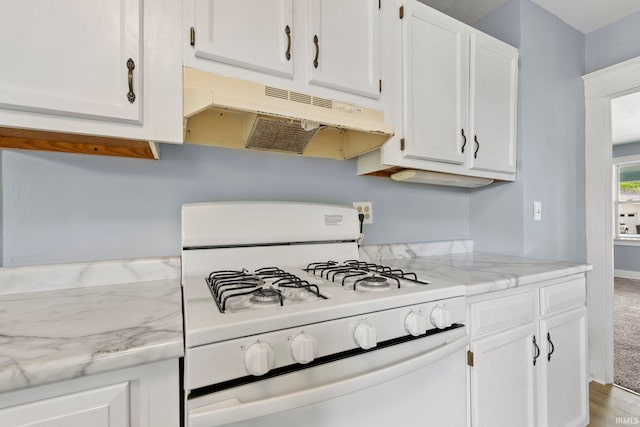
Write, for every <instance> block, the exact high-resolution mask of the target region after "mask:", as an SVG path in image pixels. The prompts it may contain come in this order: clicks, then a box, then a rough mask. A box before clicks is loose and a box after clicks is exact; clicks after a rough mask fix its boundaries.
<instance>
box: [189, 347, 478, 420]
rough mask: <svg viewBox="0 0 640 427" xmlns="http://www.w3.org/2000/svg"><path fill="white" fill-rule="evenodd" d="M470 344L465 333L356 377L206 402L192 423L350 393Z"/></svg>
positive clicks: (256, 414)
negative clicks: (264, 396) (262, 396)
mask: <svg viewBox="0 0 640 427" xmlns="http://www.w3.org/2000/svg"><path fill="white" fill-rule="evenodd" d="M468 344H469V336H468V335H464V336H463V337H461V338H459V339H456V340H455V341H452V342H450V343H447V344H444V345H442V346H440V347H437V348H436V349H434V350H431V351H428V352H426V353H422V354H420V355H418V356H416V357H413V358H411V359H407V360H405V361H402V362H400V363H397V364H393V365H390V366H388V367H385V368H382V369H378V370H375V371H371V372H368V373H366V374H363V375H359V376H356V377H351V378H346V379H342V380H339V381H336V382H333V383H330V384H325V385H322V386H319V387H315V388H311V389H307V390H301V391H296V392H293V393H287V394H283V395H280V396H273V397H269V398H267V399H262V400H255V401H250V402H242V401H240V400H238V399H227V400H224V401H221V402H216V403H212V404H209V405H205V406H202V407H199V408H195V409H192V410H191V411H189V427H212V426H221V425H225V424H229V423H234V422H237V421H242V420H247V419H251V418H256V417H260V416H263V415H268V414H273V413H276V412H282V411H286V410H289V409H294V408H299V407H302V406H306V405H310V404H313V403H317V402H322V401H324V400H329V399H332V398H334V397H337V396H342V395H346V394H350V393H353V392H356V391H358V390H363V389H365V388H368V387H371V386H375V385H377V384H381V383H384V382H386V381H390V380H392V379H394V378H397V377H400V376H402V375H406V374H410V373H411V372H415V371H417V370H419V369H421V368H423V367H426V366H428V365H430V364H432V363H434V362H437V361H438V360H441V359H444V358H445V357H447V356H450V355H452V354H453V353H455V352H457V351H460V350H462V349H464V348H466V346H467V345H468Z"/></svg>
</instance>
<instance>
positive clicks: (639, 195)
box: [614, 156, 640, 240]
mask: <svg viewBox="0 0 640 427" xmlns="http://www.w3.org/2000/svg"><path fill="white" fill-rule="evenodd" d="M634 157H635V156H634ZM614 161H616V163H617V164H616V165H615V172H616V191H615V199H616V200H615V206H616V213H615V218H616V220H617V224H616V230H615V231H616V238H618V239H625V240H627V239H629V240H631V239H638V240H640V161H635V162H631V163H629V162H624V163H618V161H622V158H620V159H614Z"/></svg>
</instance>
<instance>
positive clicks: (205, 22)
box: [194, 0, 293, 77]
mask: <svg viewBox="0 0 640 427" xmlns="http://www.w3.org/2000/svg"><path fill="white" fill-rule="evenodd" d="M194 6H195V10H194V16H195V28H196V29H197V43H195V46H194V47H195V56H196V57H199V58H204V59H209V60H213V61H220V62H224V63H227V64H231V65H236V66H239V67H244V68H248V69H250V70H255V71H259V72H263V73H268V74H274V75H277V76H283V77H291V76H292V75H293V62H292V53H293V52H292V37H293V34H292V29H293V0H260V1H256V0H195V4H194Z"/></svg>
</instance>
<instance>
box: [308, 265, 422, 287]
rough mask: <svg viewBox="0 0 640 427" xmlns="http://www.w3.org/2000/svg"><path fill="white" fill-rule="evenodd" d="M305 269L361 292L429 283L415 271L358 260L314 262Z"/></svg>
mask: <svg viewBox="0 0 640 427" xmlns="http://www.w3.org/2000/svg"><path fill="white" fill-rule="evenodd" d="M305 271H307V272H308V273H310V274H312V275H315V276H318V277H321V278H323V279H326V280H330V281H332V282H335V283H339V284H341V285H342V286H351V287H352V288H353V290H355V291H363V292H367V291H386V290H391V289H400V288H402V287H415V286H421V285H428V284H429V282H427V281H423V280H419V279H418V277H417V275H416V273H412V272H405V271H403V270H401V269H399V268H391V267H387V266H384V265H380V264H374V263H368V262H363V261H358V260H348V261H344V262H342V263H339V262H336V261H326V262H314V263H311V264H309V265H307V268H306V269H305Z"/></svg>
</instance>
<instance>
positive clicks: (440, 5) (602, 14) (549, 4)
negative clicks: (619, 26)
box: [420, 0, 640, 34]
mask: <svg viewBox="0 0 640 427" xmlns="http://www.w3.org/2000/svg"><path fill="white" fill-rule="evenodd" d="M420 1H421V2H422V3H425V4H428V5H429V6H431V7H433V8H434V9H438V10H439V11H441V12H443V13H445V14H447V15H449V16H453V17H454V18H456V19H457V20H459V21H462V22H465V23H467V24H471V25H472V24H475V23H476V22H478V21H479V20H480V19H482V18H484V17H485V16H486V15H488V14H489V13H491V12H492V11H494V10H495V9H497V8H498V7H500V6H501V5H502V4H503V3H505V2H506V0H420ZM532 1H533V2H534V3H537V4H538V5H540V6H542V7H543V8H545V9H546V10H548V11H549V12H551V13H553V14H554V15H556V16H558V17H559V18H560V19H562V20H563V21H564V22H566V23H567V24H569V25H571V26H572V27H574V28H576V29H578V30H580V31H581V32H583V33H585V34H587V33H590V32H592V31H595V30H597V29H598V28H601V27H604V26H605V25H608V24H611V23H612V22H616V21H618V20H620V19H622V18H624V17H626V16H629V15H631V14H633V13H635V12H638V11H640V1H639V0H532Z"/></svg>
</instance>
